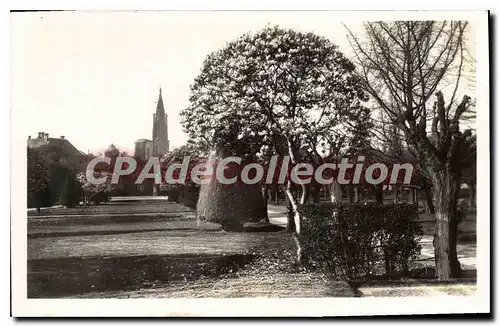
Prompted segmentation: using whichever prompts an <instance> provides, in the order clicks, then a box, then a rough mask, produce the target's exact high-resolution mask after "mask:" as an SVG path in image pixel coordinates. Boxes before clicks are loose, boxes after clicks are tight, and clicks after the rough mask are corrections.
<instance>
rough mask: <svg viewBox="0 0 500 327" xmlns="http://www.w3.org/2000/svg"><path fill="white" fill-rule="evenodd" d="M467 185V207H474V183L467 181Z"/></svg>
mask: <svg viewBox="0 0 500 327" xmlns="http://www.w3.org/2000/svg"><path fill="white" fill-rule="evenodd" d="M467 186H468V187H469V207H470V208H473V207H476V184H475V183H468V184H467Z"/></svg>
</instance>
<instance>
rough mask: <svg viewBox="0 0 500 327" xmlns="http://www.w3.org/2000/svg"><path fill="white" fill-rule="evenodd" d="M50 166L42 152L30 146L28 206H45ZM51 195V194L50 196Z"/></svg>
mask: <svg viewBox="0 0 500 327" xmlns="http://www.w3.org/2000/svg"><path fill="white" fill-rule="evenodd" d="M48 170H49V168H48V164H47V162H46V160H45V159H44V157H43V155H42V153H40V152H39V151H38V150H36V149H30V148H28V206H29V207H32V206H36V207H38V208H39V207H42V206H44V205H43V204H44V202H49V201H45V199H44V198H47V194H49V192H50V191H49V189H48V182H49V171H48ZM49 197H50V196H49Z"/></svg>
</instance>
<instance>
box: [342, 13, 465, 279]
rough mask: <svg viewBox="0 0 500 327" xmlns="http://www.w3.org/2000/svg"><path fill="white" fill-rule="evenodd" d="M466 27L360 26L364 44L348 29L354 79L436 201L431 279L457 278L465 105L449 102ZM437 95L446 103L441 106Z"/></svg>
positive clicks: (422, 23)
mask: <svg viewBox="0 0 500 327" xmlns="http://www.w3.org/2000/svg"><path fill="white" fill-rule="evenodd" d="M467 25H468V24H467V22H462V21H458V22H454V21H452V22H447V21H443V22H436V21H396V22H373V23H367V24H365V33H366V39H363V40H362V39H360V38H358V37H356V36H355V35H354V34H353V33H352V32H351V31H350V30H349V29H348V38H349V40H350V42H351V45H352V48H353V49H354V53H355V56H356V59H357V61H358V64H359V65H358V67H360V69H359V70H358V73H359V74H360V76H361V78H362V79H363V81H364V84H365V87H366V88H367V90H368V92H369V93H370V94H371V95H372V99H374V101H375V103H376V106H377V107H379V108H382V110H383V111H384V113H385V114H386V116H387V117H388V118H389V120H390V122H392V123H393V124H394V125H396V126H397V127H398V129H399V130H400V131H401V132H402V134H403V135H404V138H405V141H406V142H407V144H408V146H409V147H411V148H412V151H414V152H415V154H416V156H417V159H418V161H419V164H420V165H421V166H423V167H425V169H426V170H427V171H428V172H429V174H430V178H431V180H432V184H433V188H432V190H433V197H434V200H435V202H436V228H435V235H434V252H435V261H436V277H437V278H438V279H449V278H452V277H458V276H460V274H461V269H460V263H459V261H458V258H457V251H456V244H457V196H458V190H459V178H460V170H461V168H460V162H461V160H462V158H461V157H460V156H461V151H459V149H460V148H461V144H462V143H463V142H464V140H465V139H467V138H468V137H470V135H471V130H465V131H461V129H460V122H461V121H462V119H463V117H464V114H466V113H467V112H468V111H470V109H471V99H470V97H469V96H466V95H465V96H463V98H462V99H461V101H460V102H457V101H456V98H457V97H458V94H459V89H460V87H459V85H460V80H461V76H462V72H463V71H464V68H465V67H464V66H465V60H464V56H465V55H464V53H465V51H466V50H465V31H466V28H467ZM444 93H446V94H447V97H449V100H448V103H446V102H445V98H444V95H443V94H444Z"/></svg>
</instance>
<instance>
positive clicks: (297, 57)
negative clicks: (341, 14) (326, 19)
mask: <svg viewBox="0 0 500 327" xmlns="http://www.w3.org/2000/svg"><path fill="white" fill-rule="evenodd" d="M354 68H355V67H354V65H353V64H352V62H350V61H349V60H348V59H347V58H346V57H345V56H344V55H343V54H342V53H341V52H340V51H338V47H337V46H336V45H335V44H333V43H332V42H331V41H330V40H328V39H326V38H324V37H321V36H318V35H315V34H314V33H303V32H298V31H294V30H290V29H282V28H279V27H266V28H264V29H262V30H260V31H257V32H255V33H248V34H245V35H243V36H241V37H239V38H238V39H236V40H235V41H232V42H229V43H228V44H226V45H225V46H224V47H223V48H222V49H220V50H218V51H216V52H214V53H212V54H210V55H209V56H208V57H207V58H206V59H205V61H204V63H203V66H202V69H201V73H200V75H199V76H198V77H197V78H196V79H195V81H194V84H193V85H192V87H191V96H190V105H189V107H188V108H187V109H185V110H183V111H182V112H181V117H182V125H183V127H184V130H185V131H186V132H187V133H188V134H189V136H190V137H191V138H192V139H194V140H200V141H203V142H205V143H207V144H208V145H209V146H211V147H212V148H213V149H217V150H219V149H221V148H223V149H224V151H225V153H226V155H227V154H228V153H229V154H233V155H238V156H241V157H243V156H246V157H248V158H253V156H254V155H256V154H257V153H259V152H261V151H262V152H269V151H267V150H265V149H263V148H264V147H271V148H274V151H275V152H276V153H278V154H282V155H283V154H288V155H289V156H290V158H291V161H292V163H293V164H295V163H298V162H299V161H298V160H297V157H298V156H299V150H300V149H302V148H303V147H311V148H312V149H311V150H316V149H315V147H316V146H320V145H321V144H322V143H324V144H326V143H328V144H332V143H338V141H337V140H336V138H339V137H345V134H348V133H347V132H345V131H346V130H347V131H354V132H355V131H362V130H364V129H366V126H364V125H363V124H358V122H361V121H367V119H368V111H367V110H366V109H365V108H364V107H363V105H362V103H363V102H365V101H366V100H367V99H368V97H367V94H366V93H365V91H364V90H363V88H362V84H361V82H360V80H359V79H358V77H357V76H356V75H355V73H354ZM288 184H289V185H288V190H287V194H290V192H291V188H292V186H291V183H290V182H289V183H288ZM302 189H303V192H302V200H301V202H303V201H304V199H305V198H306V192H307V190H306V187H305V186H302ZM289 197H290V196H289ZM290 201H291V203H292V205H293V207H294V208H296V204H295V202H296V201H294V200H292V199H291V198H290ZM289 219H291V218H289ZM295 220H297V219H296V218H294V221H295ZM290 226H292V225H291V224H290ZM291 228H292V227H291ZM295 230H296V232H297V233H300V226H299V225H298V220H297V222H295Z"/></svg>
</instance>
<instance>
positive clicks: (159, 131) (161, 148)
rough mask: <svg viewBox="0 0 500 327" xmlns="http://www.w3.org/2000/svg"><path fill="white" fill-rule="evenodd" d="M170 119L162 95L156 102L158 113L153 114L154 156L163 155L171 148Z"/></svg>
mask: <svg viewBox="0 0 500 327" xmlns="http://www.w3.org/2000/svg"><path fill="white" fill-rule="evenodd" d="M168 143H169V142H168V119H167V115H166V114H165V109H164V108H163V99H162V98H161V86H160V95H159V97H158V102H157V104H156V113H155V114H153V156H157V157H159V156H161V155H163V154H165V153H166V152H167V151H168V150H169V144H168Z"/></svg>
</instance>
